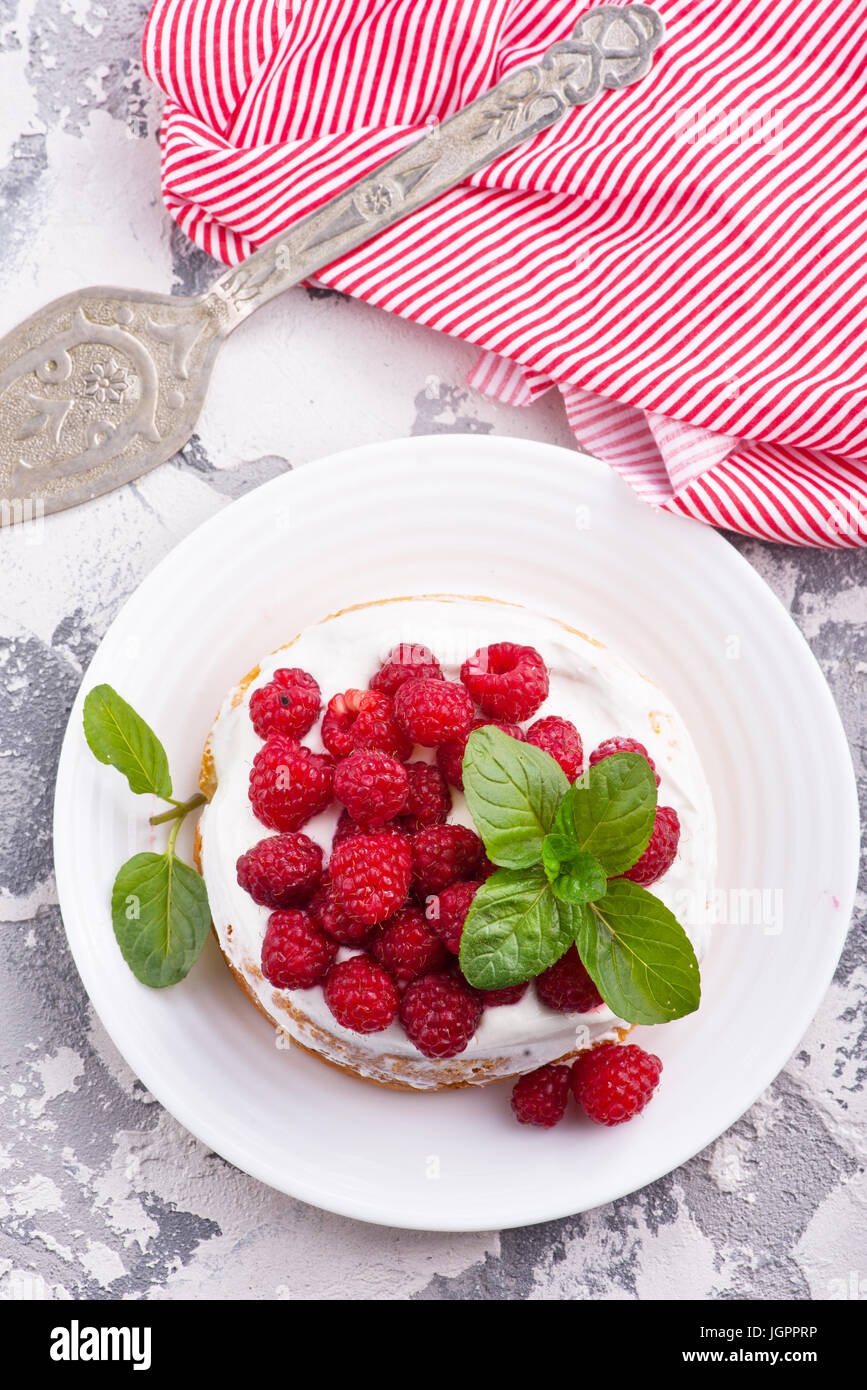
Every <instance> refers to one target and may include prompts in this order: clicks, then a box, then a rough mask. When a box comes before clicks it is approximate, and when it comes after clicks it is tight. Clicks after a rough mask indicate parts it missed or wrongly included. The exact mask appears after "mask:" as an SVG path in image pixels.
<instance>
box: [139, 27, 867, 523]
mask: <svg viewBox="0 0 867 1390" xmlns="http://www.w3.org/2000/svg"><path fill="white" fill-rule="evenodd" d="M588 8H590V5H589V4H588V3H586V0H156V3H155V4H154V6H153V9H152V11H151V14H150V18H149V20H148V25H147V30H146V33H145V38H144V60H145V67H146V70H147V73H148V75H149V76H150V77H151V79H152V80H153V81H154V82H155V83H157V84H158V85H159V86H160V87H162V88H163V90H164V91H165V93H166V94H167V97H168V102H167V104H166V108H165V115H164V119H163V125H162V151H163V188H164V195H165V200H166V204H167V206H168V208H169V211H170V212H171V214H172V216H173V217H174V218H175V219H176V220H177V222H178V224H179V225H180V226H181V227H182V228H183V230H184V231H185V232H186V233H187V235H188V236H190V237H191V238H192V239H193V241H195V242H196V243H197V244H198V245H199V246H202V247H204V249H205V250H206V251H208V252H210V253H211V255H213V256H216V257H218V258H219V259H220V260H223V261H225V262H227V263H229V264H234V263H236V262H237V261H240V260H242V259H243V258H244V257H245V256H246V255H247V254H249V252H250V251H251V249H252V248H253V247H254V246H255V245H256V244H258V243H260V242H262V241H264V240H266V239H267V238H268V237H271V236H273V235H275V234H276V233H278V232H281V231H283V230H284V229H285V228H286V227H288V226H289V225H290V224H291V223H292V222H293V221H294V220H296V219H297V218H299V217H302V216H303V215H304V214H305V213H307V212H310V211H311V209H313V208H315V207H317V206H318V205H319V204H320V203H322V202H323V201H324V200H325V199H326V198H328V197H330V196H331V195H332V194H334V193H336V192H338V191H339V190H340V189H341V188H343V187H344V186H345V185H346V184H348V183H350V182H352V181H353V180H355V179H357V178H360V177H361V176H362V175H365V174H367V173H368V172H369V171H370V170H371V169H373V168H374V167H375V166H376V165H377V164H378V163H380V162H381V161H382V160H383V159H385V158H387V157H388V156H389V155H392V154H395V153H396V152H397V151H398V150H400V149H401V148H403V146H404V145H406V144H407V143H408V142H409V141H411V140H413V139H415V138H417V136H418V134H419V132H421V131H423V130H424V129H425V127H426V125H428V124H429V123H430V122H432V121H434V120H442V119H443V118H444V117H446V116H448V115H449V114H451V113H452V112H453V111H455V110H456V109H457V108H458V107H459V106H461V105H463V104H464V103H465V102H468V101H470V100H472V98H473V97H475V96H477V95H478V94H479V93H480V92H483V91H484V90H485V89H486V88H487V87H490V86H491V85H492V84H493V83H495V82H497V81H498V80H499V79H500V78H501V77H503V76H504V75H505V74H506V73H507V72H509V71H510V70H511V69H513V68H516V67H519V66H521V65H522V64H524V63H527V62H531V61H533V60H534V59H535V58H537V57H538V55H539V54H540V53H541V51H542V49H544V48H545V47H546V46H547V45H548V44H550V43H553V42H555V41H556V40H558V39H562V38H565V37H567V36H568V35H569V33H570V31H571V29H572V28H573V26H574V24H575V22H576V19H577V17H578V15H579V14H581V13H583V12H584V10H586V9H588ZM657 8H658V9H659V10H660V12H661V13H662V15H663V17H664V19H665V24H666V39H665V43H664V46H663V47H662V49H661V51H660V53H659V55H658V57H657V59H656V62H655V64H654V69H653V72H652V74H651V76H649V77H648V78H646V79H645V80H644V81H643V82H641V83H639V84H638V85H637V86H635V87H633V88H631V89H629V90H628V91H625V92H621V93H606V94H604V95H603V96H602V97H601V98H600V99H599V100H598V101H597V102H595V103H594V104H593V105H591V106H590V107H587V108H586V109H577V110H574V111H572V112H570V113H569V114H568V115H567V116H566V117H565V118H564V119H563V120H561V121H560V122H559V124H557V125H556V126H554V127H553V128H552V129H550V130H549V131H546V132H544V133H543V134H542V135H540V136H538V137H537V138H536V139H535V140H534V141H532V142H531V143H530V144H527V145H523V146H521V147H519V148H518V149H517V150H515V151H513V152H512V153H511V154H508V155H506V156H504V157H503V158H501V159H499V160H497V161H496V163H494V164H492V165H490V166H489V167H488V168H487V169H485V170H483V171H482V172H481V173H480V174H476V175H474V176H473V178H471V179H470V180H468V182H467V183H465V184H463V185H461V186H460V187H459V188H456V189H454V190H452V191H451V192H450V193H448V194H446V195H445V196H444V197H442V198H440V199H438V200H437V202H436V203H434V204H432V205H430V206H429V207H426V208H422V209H421V210H419V211H418V212H416V213H414V214H412V215H411V216H410V217H408V218H406V219H405V220H404V221H403V222H401V223H399V224H398V225H397V226H395V227H394V228H392V229H391V230H389V231H386V232H384V233H382V234H381V235H380V236H378V237H377V238H376V239H375V240H373V241H371V242H369V243H368V244H367V245H365V246H362V247H360V248H359V249H358V250H356V251H354V252H352V253H351V254H349V255H347V256H344V257H342V258H341V259H340V260H338V261H335V262H333V263H332V264H331V265H329V266H326V267H325V268H323V270H322V271H321V273H320V274H319V276H318V277H317V278H318V279H319V280H321V281H322V282H323V283H324V284H326V285H330V286H333V287H334V288H335V289H339V290H342V291H344V292H345V293H347V294H351V295H356V296H359V297H360V298H363V299H366V300H368V301H369V302H370V303H372V304H378V305H381V306H382V307H383V308H384V309H388V310H389V311H391V312H392V313H396V314H401V315H403V316H405V317H407V318H411V319H415V320H416V321H418V322H419V323H424V324H428V325H430V327H432V328H437V329H440V330H441V331H443V332H445V333H450V334H453V335H456V336H458V337H460V338H464V339H466V340H467V341H469V342H471V343H475V344H477V345H478V346H479V347H480V348H481V349H483V356H482V358H481V360H480V362H479V364H478V366H477V367H476V368H475V370H474V372H473V374H472V377H471V381H472V384H473V385H474V386H475V387H476V388H478V389H480V390H483V391H487V392H489V393H491V394H493V395H495V396H497V397H499V398H500V399H502V400H506V401H510V402H512V403H515V404H524V403H527V404H528V403H530V402H531V401H532V400H533V399H535V398H536V397H537V396H538V395H539V394H540V393H541V392H543V391H546V390H548V389H549V388H550V387H551V386H552V385H553V386H556V387H557V388H558V389H559V390H560V391H561V392H562V394H563V398H564V400H565V404H566V409H567V412H568V415H569V420H570V422H571V425H572V428H573V429H574V431H575V434H576V436H577V438H578V440H579V441H580V443H581V444H582V445H584V446H585V447H586V448H588V449H589V450H591V451H592V452H593V453H595V454H597V455H599V456H600V457H602V458H604V459H607V460H608V461H609V462H610V463H611V465H612V466H613V467H614V468H616V469H617V471H618V472H619V473H620V474H621V475H622V476H623V477H624V478H625V479H626V480H627V481H628V482H629V483H631V484H632V486H633V487H634V488H635V489H636V491H637V492H638V493H639V494H640V495H641V496H642V497H644V498H645V499H646V500H647V501H648V502H650V503H652V504H654V505H656V506H659V507H662V508H664V509H665V510H667V511H673V512H680V513H684V514H686V515H688V516H692V517H697V518H699V519H700V520H702V521H706V522H710V523H711V524H713V525H719V526H726V527H731V528H733V529H734V530H736V531H741V532H744V533H746V534H748V535H754V536H761V537H764V538H767V539H769V540H775V541H783V542H788V543H791V544H795V545H816V546H832V547H834V546H844V547H845V546H859V545H864V544H867V297H865V292H864V290H865V278H867V276H865V271H867V243H865V236H864V231H863V224H864V212H863V200H864V179H865V169H867V83H865V73H867V3H865V0H764V3H762V4H756V2H755V0H657Z"/></svg>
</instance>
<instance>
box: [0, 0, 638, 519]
mask: <svg viewBox="0 0 867 1390" xmlns="http://www.w3.org/2000/svg"><path fill="white" fill-rule="evenodd" d="M662 36H663V24H662V20H661V19H660V16H659V15H658V13H657V12H656V10H654V9H652V8H650V6H648V5H641V4H636V5H626V6H617V5H599V6H597V7H596V8H594V9H591V10H588V11H587V12H586V13H585V14H583V15H582V16H581V18H580V19H579V21H578V23H577V25H576V27H575V29H574V31H573V33H572V36H571V38H569V39H566V40H564V41H563V42H560V43H556V44H554V45H552V47H550V48H548V49H546V51H545V52H544V53H543V54H542V56H541V58H540V60H539V61H538V63H534V64H532V65H531V66H527V67H523V68H519V69H517V70H516V71H514V72H512V73H510V74H509V75H508V77H505V78H504V79H503V81H502V82H499V83H497V85H496V86H495V87H492V88H491V89H490V90H489V91H487V92H485V93H484V94H483V95H482V96H480V97H478V98H477V99H476V100H475V101H472V102H470V103H469V105H467V106H464V107H462V108H461V110H459V111H457V112H456V113H455V114H454V115H453V116H450V117H449V118H448V119H447V120H445V121H443V122H442V123H440V124H434V125H431V126H430V127H429V129H428V130H427V132H426V133H425V134H424V135H423V136H421V137H420V138H419V139H418V140H417V141H415V142H414V143H413V144H412V145H409V146H408V147H407V148H406V149H404V150H402V151H401V153H400V154H398V155H395V156H394V157H393V158H391V159H389V160H387V161H386V162H385V163H383V164H382V165H380V166H379V168H378V169H376V170H374V171H373V172H372V173H371V174H369V175H367V176H366V177H365V178H363V179H361V180H359V181H358V182H356V183H354V184H352V185H351V186H350V187H349V188H346V189H345V190H344V191H343V192H342V193H340V194H338V195H337V197H335V198H331V199H330V200H329V201H328V202H327V203H324V204H323V205H322V206H321V207H319V208H317V209H316V211H315V212H312V213H310V214H309V215H308V216H307V217H305V218H303V219H302V220H301V221H299V222H297V223H295V224H294V226H292V227H290V228H289V230H288V231H286V232H283V233H281V234H280V235H279V236H276V237H274V238H273V239H272V240H271V241H268V242H266V243H265V244H264V245H263V246H262V247H260V248H259V250H258V251H256V252H254V253H253V255H251V256H249V257H248V258H247V260H245V261H244V262H242V264H241V265H239V266H237V267H235V268H234V269H231V270H227V271H225V272H224V273H223V274H222V275H220V276H219V277H218V278H217V279H216V280H215V281H214V284H213V285H212V286H211V288H210V290H208V292H207V293H206V294H200V295H195V296H192V297H181V296H173V295H164V294H149V293H147V292H145V291H142V290H126V289H112V288H108V287H105V286H102V285H98V286H94V287H92V288H90V289H84V290H77V291H75V292H74V293H72V294H67V295H64V296H63V297H62V298H61V299H55V300H54V301H53V302H52V303H51V304H48V305H46V306H45V308H44V309H40V310H39V311H38V312H37V313H35V314H33V315H32V316H31V317H30V318H29V319H27V320H26V321H25V322H24V323H22V324H20V325H19V327H18V328H16V329H14V330H13V331H12V332H11V333H9V334H7V335H6V337H5V338H3V339H0V475H2V476H0V503H2V516H3V519H4V520H8V518H9V516H10V515H13V514H14V511H15V508H14V507H13V506H12V505H11V504H12V503H17V504H18V506H19V507H20V502H21V500H26V502H27V503H28V505H29V508H32V507H33V504H34V503H35V504H36V505H37V507H39V508H42V509H44V511H46V512H54V511H60V510H61V509H62V508H64V507H72V506H75V505H76V504H77V503H79V502H84V501H87V500H88V499H90V498H93V497H98V496H100V495H101V494H102V493H104V492H109V491H110V490H111V489H112V488H116V487H120V486H121V484H123V483H126V482H129V481H130V480H131V479H133V478H137V477H139V475H140V474H142V473H145V472H147V471H148V469H151V468H155V467H156V465H157V464H159V463H163V462H165V460H166V459H169V458H171V456H172V455H173V454H175V453H176V452H177V451H178V449H180V448H182V447H183V445H184V444H185V443H186V442H187V440H188V439H189V438H190V435H191V434H192V432H193V430H194V428H195V425H196V421H197V419H198V417H199V414H200V411H201V408H202V403H203V401H204V398H205V393H206V391H207V388H208V382H209V379H210V376H211V372H212V370H213V366H214V361H215V359H216V356H217V353H218V352H219V350H220V348H221V347H222V345H223V343H224V342H225V340H226V338H228V336H229V334H230V333H231V332H232V331H233V330H234V329H235V328H237V326H238V324H239V323H243V322H244V320H245V319H247V318H249V317H250V315H251V314H253V313H255V311H256V310H257V309H258V308H260V307H261V305H263V304H267V303H268V301H269V300H271V299H273V298H274V296H275V295H278V294H282V293H283V291H284V290H286V289H289V288H290V286H292V285H297V284H298V283H299V282H300V281H302V280H305V279H307V278H309V277H310V276H311V275H313V274H314V273H315V272H316V271H317V270H318V269H320V268H321V267H322V266H324V265H328V264H329V263H330V262H332V261H335V260H337V259H338V257H340V256H342V255H344V254H345V253H346V252H347V251H351V250H353V249H354V248H355V247H357V246H360V245H361V244H362V243H363V242H365V241H367V240H368V239H369V238H370V237H374V236H376V234H377V233H378V232H381V231H383V230H384V228H386V227H389V226H391V225H392V223H394V222H397V221H399V220H400V219H401V218H402V217H405V216H406V215H407V214H408V213H410V212H413V211H414V210H415V209H416V208H419V207H422V206H423V205H424V204H425V203H428V202H430V201H432V200H433V199H434V198H437V197H439V195H440V194H441V193H444V192H446V190H447V189H449V188H452V187H453V186H454V185H455V184H457V183H460V182H461V181H462V180H463V179H466V178H467V177H468V176H469V175H470V174H473V173H475V172H476V171H477V170H478V169H481V168H483V167H484V166H485V165H486V164H489V163H490V162H491V160H493V159H496V158H497V157H498V156H499V155H501V154H504V153H505V152H506V151H507V150H511V149H513V148H514V147H515V146H516V145H519V144H521V143H522V142H523V141H525V140H530V139H532V137H533V136H534V135H537V134H538V133H539V132H540V131H542V130H544V129H545V128H546V127H547V126H550V125H552V124H553V123H554V122H555V121H557V120H559V118H560V117H561V116H562V115H563V114H564V113H565V112H567V111H568V110H570V109H571V108H572V107H573V106H584V105H586V104H587V103H588V102H590V101H592V100H593V99H594V98H595V97H596V96H598V95H599V94H600V93H601V92H602V91H603V89H604V88H609V89H612V90H615V91H616V90H618V89H619V88H621V87H628V86H631V85H632V83H634V82H637V81H639V80H640V79H641V78H642V77H644V76H645V75H646V74H647V73H648V72H649V70H650V66H651V62H652V59H653V53H654V50H655V49H656V48H657V46H658V44H659V43H660V41H661V39H662Z"/></svg>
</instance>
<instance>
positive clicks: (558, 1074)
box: [512, 1063, 569, 1129]
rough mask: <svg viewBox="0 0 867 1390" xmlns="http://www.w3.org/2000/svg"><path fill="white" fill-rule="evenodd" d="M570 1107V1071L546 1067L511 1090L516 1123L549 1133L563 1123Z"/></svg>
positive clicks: (524, 1078)
mask: <svg viewBox="0 0 867 1390" xmlns="http://www.w3.org/2000/svg"><path fill="white" fill-rule="evenodd" d="M568 1103H569V1068H568V1067H558V1066H556V1065H554V1064H553V1063H549V1065H548V1066H545V1067H537V1068H536V1070H535V1071H528V1072H526V1073H525V1075H524V1076H519V1077H518V1080H517V1081H516V1082H515V1084H514V1086H513V1087H512V1109H513V1110H514V1112H515V1115H516V1117H517V1120H518V1123H519V1124H522V1125H541V1126H542V1128H543V1129H550V1128H551V1127H552V1125H556V1124H558V1123H559V1122H560V1120H562V1118H563V1116H564V1115H565V1114H566V1106H567V1104H568Z"/></svg>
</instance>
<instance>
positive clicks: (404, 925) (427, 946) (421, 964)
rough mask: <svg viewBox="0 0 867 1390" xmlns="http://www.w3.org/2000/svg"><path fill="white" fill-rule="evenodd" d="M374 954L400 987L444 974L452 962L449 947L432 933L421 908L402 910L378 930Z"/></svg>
mask: <svg viewBox="0 0 867 1390" xmlns="http://www.w3.org/2000/svg"><path fill="white" fill-rule="evenodd" d="M370 950H371V954H372V955H374V956H375V957H376V959H377V960H378V961H379V963H380V965H382V966H384V967H385V969H386V970H387V971H388V972H389V974H391V975H393V976H394V978H395V979H396V980H397V983H398V984H399V985H406V984H409V982H410V980H414V979H415V978H416V976H417V975H427V974H429V972H430V971H431V970H441V969H442V968H443V966H444V965H445V964H446V961H447V960H448V952H447V951H446V948H445V946H444V945H443V943H442V942H441V941H439V940H438V939H437V938H436V937H435V936H434V935H432V933H431V932H429V931H428V929H427V927H426V925H425V920H424V917H423V916H422V914H421V912H420V911H419V909H418V908H417V907H402V908H401V909H400V911H399V912H396V913H395V914H394V916H393V917H389V919H388V921H387V922H383V924H382V926H381V927H377V928H376V935H375V936H374V938H373V940H372V942H371V944H370Z"/></svg>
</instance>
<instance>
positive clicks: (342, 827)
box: [331, 809, 408, 845]
mask: <svg viewBox="0 0 867 1390" xmlns="http://www.w3.org/2000/svg"><path fill="white" fill-rule="evenodd" d="M402 819H403V817H399V818H398V819H397V820H390V821H386V823H385V825H380V826H377V829H376V833H377V835H406V834H407V833H408V832H407V831H406V829H405V828H404V827H403V826H402V825H401V823H400V822H401V820H402ZM366 834H367V831H366V830H365V829H364V828H363V827H362V826H360V825H359V824H358V821H356V820H353V819H352V816H351V815H350V814H349V812H348V811H347V810H345V809H344V810H343V811H341V812H340V815H339V816H338V819H337V825H336V826H335V827H334V834H333V835H332V837H331V843H332V845H339V844H340V841H341V840H351V839H352V838H353V836H354V835H366Z"/></svg>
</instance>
